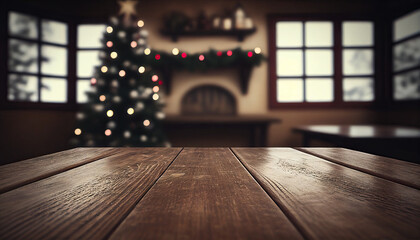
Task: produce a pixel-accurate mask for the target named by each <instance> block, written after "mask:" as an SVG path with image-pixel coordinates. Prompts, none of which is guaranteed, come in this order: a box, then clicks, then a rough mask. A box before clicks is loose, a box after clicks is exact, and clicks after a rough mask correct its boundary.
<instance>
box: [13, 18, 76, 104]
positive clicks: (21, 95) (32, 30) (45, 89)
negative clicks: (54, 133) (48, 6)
mask: <svg viewBox="0 0 420 240" xmlns="http://www.w3.org/2000/svg"><path fill="white" fill-rule="evenodd" d="M67 48H68V26H67V24H66V23H63V22H58V21H53V20H49V19H42V18H38V17H36V16H32V15H27V14H22V13H18V12H9V14H8V60H7V61H8V63H7V66H8V76H7V100H8V101H12V102H43V103H66V102H67V85H68V81H67V78H68V70H67V68H68V64H67V61H68V49H67Z"/></svg>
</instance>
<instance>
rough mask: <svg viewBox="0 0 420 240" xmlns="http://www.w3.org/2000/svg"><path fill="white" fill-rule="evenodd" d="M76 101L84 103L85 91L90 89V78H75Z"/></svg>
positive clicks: (85, 100)
mask: <svg viewBox="0 0 420 240" xmlns="http://www.w3.org/2000/svg"><path fill="white" fill-rule="evenodd" d="M76 88H77V96H76V99H77V103H86V102H87V101H88V96H87V94H86V93H87V92H91V91H92V86H91V84H90V80H77V87H76Z"/></svg>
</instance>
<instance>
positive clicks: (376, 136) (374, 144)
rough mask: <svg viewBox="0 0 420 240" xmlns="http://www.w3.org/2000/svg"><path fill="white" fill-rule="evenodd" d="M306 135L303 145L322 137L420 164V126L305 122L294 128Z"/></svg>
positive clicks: (354, 147) (323, 139)
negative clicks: (307, 123) (313, 123)
mask: <svg viewBox="0 0 420 240" xmlns="http://www.w3.org/2000/svg"><path fill="white" fill-rule="evenodd" d="M293 130H294V131H295V132H299V133H301V134H302V135H303V141H302V145H303V146H305V147H309V146H310V145H311V141H312V140H322V141H326V142H329V143H332V144H333V145H334V146H341V147H346V148H351V149H355V150H359V151H364V152H370V153H373V154H377V155H384V156H388V157H393V158H397V159H402V160H408V161H411V162H415V163H420V129H419V128H413V127H402V126H386V125H304V126H297V127H295V128H294V129H293Z"/></svg>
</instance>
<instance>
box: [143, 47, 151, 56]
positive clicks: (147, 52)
mask: <svg viewBox="0 0 420 240" xmlns="http://www.w3.org/2000/svg"><path fill="white" fill-rule="evenodd" d="M151 52H152V51H150V48H146V49H144V54H145V55H149V54H150V53H151Z"/></svg>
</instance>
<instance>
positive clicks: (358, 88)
mask: <svg viewBox="0 0 420 240" xmlns="http://www.w3.org/2000/svg"><path fill="white" fill-rule="evenodd" d="M373 89H374V86H373V79H372V78H344V80H343V92H344V94H343V97H344V101H346V102H351V101H358V102H367V101H373V99H374V92H373Z"/></svg>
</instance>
